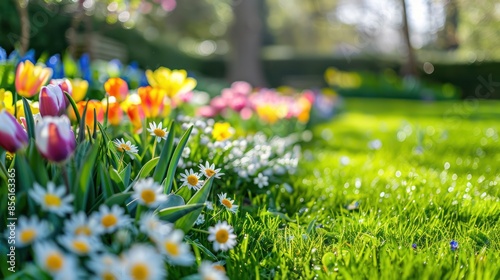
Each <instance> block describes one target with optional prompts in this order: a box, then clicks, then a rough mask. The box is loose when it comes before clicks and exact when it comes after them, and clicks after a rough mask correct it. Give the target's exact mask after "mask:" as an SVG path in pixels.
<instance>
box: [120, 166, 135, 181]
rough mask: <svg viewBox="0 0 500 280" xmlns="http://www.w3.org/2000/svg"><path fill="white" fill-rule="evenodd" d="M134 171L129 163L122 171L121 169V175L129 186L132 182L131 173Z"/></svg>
mask: <svg viewBox="0 0 500 280" xmlns="http://www.w3.org/2000/svg"><path fill="white" fill-rule="evenodd" d="M131 172H132V167H131V166H130V164H127V166H126V167H125V168H123V170H122V171H120V177H121V178H122V181H123V185H125V186H128V185H129V184H130V173H131Z"/></svg>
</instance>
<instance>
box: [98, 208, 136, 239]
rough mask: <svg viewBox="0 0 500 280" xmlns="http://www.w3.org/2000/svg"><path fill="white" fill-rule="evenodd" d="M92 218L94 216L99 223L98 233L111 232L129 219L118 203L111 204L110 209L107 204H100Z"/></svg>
mask: <svg viewBox="0 0 500 280" xmlns="http://www.w3.org/2000/svg"><path fill="white" fill-rule="evenodd" d="M92 218H95V219H96V220H97V221H98V222H99V225H98V227H97V229H96V230H97V231H98V232H100V233H111V232H114V231H115V230H117V229H118V228H120V227H122V226H124V225H126V224H127V223H128V221H129V218H128V216H127V215H125V211H124V210H123V209H122V208H121V207H120V206H118V205H113V207H111V209H110V208H109V207H108V206H107V205H104V204H103V205H101V206H100V207H99V212H97V213H94V214H93V216H92Z"/></svg>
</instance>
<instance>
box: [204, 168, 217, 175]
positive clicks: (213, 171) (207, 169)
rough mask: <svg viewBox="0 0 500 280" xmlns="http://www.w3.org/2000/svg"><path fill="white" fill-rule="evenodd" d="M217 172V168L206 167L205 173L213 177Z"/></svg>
mask: <svg viewBox="0 0 500 280" xmlns="http://www.w3.org/2000/svg"><path fill="white" fill-rule="evenodd" d="M215 173H217V172H215V170H213V169H210V168H205V174H206V175H207V176H208V177H212V176H214V175H215Z"/></svg>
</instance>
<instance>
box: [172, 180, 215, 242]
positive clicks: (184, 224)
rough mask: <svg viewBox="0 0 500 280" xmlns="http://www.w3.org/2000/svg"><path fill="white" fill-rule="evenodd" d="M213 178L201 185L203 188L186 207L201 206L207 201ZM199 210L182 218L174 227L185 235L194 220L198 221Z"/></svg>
mask: <svg viewBox="0 0 500 280" xmlns="http://www.w3.org/2000/svg"><path fill="white" fill-rule="evenodd" d="M213 180H214V178H213V177H212V178H210V179H208V180H206V181H205V184H203V187H201V189H199V190H198V191H197V192H196V193H195V194H194V195H193V197H191V199H190V200H189V201H188V202H187V205H192V204H202V203H205V202H206V201H207V198H208V195H209V194H210V190H211V188H212V182H213ZM201 210H202V209H201V208H200V209H197V210H195V211H193V212H191V213H189V214H188V215H186V216H184V217H182V218H181V219H179V220H178V221H177V222H176V223H175V225H176V227H177V228H179V229H182V230H183V231H184V232H185V233H187V232H188V231H189V230H190V229H191V228H192V227H193V224H194V222H196V219H198V216H199V215H200V213H201Z"/></svg>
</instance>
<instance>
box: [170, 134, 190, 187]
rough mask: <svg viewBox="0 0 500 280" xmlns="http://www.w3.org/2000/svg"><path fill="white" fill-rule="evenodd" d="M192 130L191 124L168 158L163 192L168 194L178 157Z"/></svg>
mask: <svg viewBox="0 0 500 280" xmlns="http://www.w3.org/2000/svg"><path fill="white" fill-rule="evenodd" d="M192 130H193V126H190V127H189V128H188V130H187V131H186V132H185V133H184V135H183V136H182V138H181V140H180V141H179V144H178V145H177V147H176V148H175V151H174V154H173V155H172V158H171V159H170V163H169V165H168V170H167V176H166V177H165V185H164V192H165V193H166V194H169V193H170V192H171V191H172V182H173V180H174V176H175V170H176V169H177V164H178V163H179V159H180V158H181V155H182V151H183V150H184V147H185V146H186V143H187V141H188V139H189V135H191V131H192Z"/></svg>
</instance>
